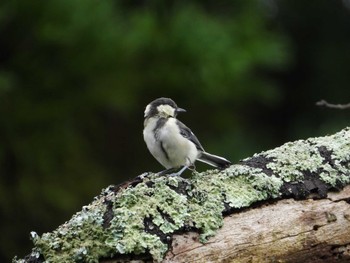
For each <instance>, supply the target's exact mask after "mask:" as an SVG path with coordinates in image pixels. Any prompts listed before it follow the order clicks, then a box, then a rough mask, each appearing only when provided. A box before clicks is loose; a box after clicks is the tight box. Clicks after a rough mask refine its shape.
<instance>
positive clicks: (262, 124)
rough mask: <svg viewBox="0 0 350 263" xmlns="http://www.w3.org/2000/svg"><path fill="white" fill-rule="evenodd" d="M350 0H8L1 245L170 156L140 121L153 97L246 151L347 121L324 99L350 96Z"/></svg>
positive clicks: (229, 152)
mask: <svg viewBox="0 0 350 263" xmlns="http://www.w3.org/2000/svg"><path fill="white" fill-rule="evenodd" d="M347 2H348V1H345V0H344V1H327V0H322V1H316V0H312V1H307V2H302V1H286V0H285V1H282V0H281V1H277V0H276V1H273V0H250V1H245V0H235V1H196V0H191V1H190V0H187V1H185V0H179V1H159V0H151V1H126V0H124V1H122V0H114V1H112V0H103V1H98V0H51V1H44V0H33V1H25V0H14V1H13V0H3V1H1V3H0V164H1V165H0V173H1V176H0V195H1V198H0V209H1V210H0V213H1V221H2V224H1V232H2V235H1V238H0V243H1V246H0V249H1V255H0V259H2V258H3V259H4V260H7V261H8V260H9V259H10V258H11V257H13V256H14V255H15V254H18V255H19V256H23V255H24V254H25V253H27V252H28V251H29V248H30V247H31V244H30V242H29V240H28V234H29V232H30V231H31V230H35V231H37V232H38V233H41V232H43V231H50V230H52V229H54V228H55V227H56V226H57V225H58V224H61V223H63V222H64V221H65V220H67V219H69V217H70V215H71V214H72V213H73V212H75V211H77V210H79V209H80V207H81V206H82V205H83V204H85V203H87V202H89V201H90V200H91V198H92V197H93V196H95V195H97V194H98V193H99V192H100V189H101V188H102V187H105V186H107V185H109V184H117V183H120V182H122V181H123V180H126V179H127V178H131V177H134V176H136V175H138V174H140V173H142V172H144V171H148V170H153V171H156V170H160V169H161V167H160V165H158V164H157V163H156V161H155V160H153V158H152V157H151V156H150V154H149V153H148V152H147V150H146V147H145V145H144V142H143V139H142V134H141V131H142V128H143V126H142V122H143V110H144V107H145V105H146V104H147V103H149V102H150V101H151V100H153V99H154V98H157V97H160V96H168V97H171V98H173V99H174V100H175V101H176V102H177V103H178V104H179V105H180V106H181V107H183V108H187V110H188V113H186V114H184V115H182V116H180V118H181V119H182V120H183V121H184V122H185V123H187V124H188V125H189V126H190V127H191V128H192V129H193V130H194V132H195V133H196V135H197V136H198V137H199V139H200V140H201V141H202V144H203V145H204V146H205V148H206V149H207V150H208V151H210V152H213V153H217V154H220V155H223V156H225V157H227V158H229V159H231V160H232V161H234V162H237V161H238V160H239V159H240V158H243V157H247V156H248V155H251V154H253V153H254V152H256V151H260V150H263V149H268V148H269V147H274V146H277V145H279V144H280V143H282V142H284V141H287V140H291V139H296V138H300V137H301V136H316V135H321V134H323V133H331V132H333V131H336V130H337V129H338V128H342V127H343V126H346V125H348V120H347V118H348V117H349V116H348V115H349V114H348V113H346V112H345V113H344V112H342V113H334V112H332V113H330V112H329V111H327V110H324V111H320V110H319V109H317V108H315V107H314V102H315V101H317V100H319V99H321V98H326V99H329V100H331V101H332V100H333V101H335V102H339V103H341V102H343V103H345V102H349V98H350V96H349V93H350V92H349V89H348V87H347V85H348V83H349V81H350V74H349V72H348V71H349V67H348V62H349V59H350V53H349V52H348V47H349V46H350V32H349V31H350V27H349V26H348V25H349V22H350V21H349V20H350V18H349V9H347V8H348V7H347V6H348V5H349V4H347ZM315 7H317V8H315ZM203 168H206V167H203ZM9 240H11V242H9ZM1 261H2V260H1Z"/></svg>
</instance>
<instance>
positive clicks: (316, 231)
mask: <svg viewBox="0 0 350 263" xmlns="http://www.w3.org/2000/svg"><path fill="white" fill-rule="evenodd" d="M349 141H350V129H349V128H346V129H344V130H342V131H340V132H338V133H336V134H334V135H331V136H325V137H319V138H309V139H307V140H299V141H295V142H290V143H286V144H284V145H282V146H281V147H278V148H276V149H273V150H270V151H266V152H262V153H260V154H255V155H254V156H253V157H250V158H247V159H244V160H242V161H241V162H240V163H239V164H236V165H232V166H231V167H230V168H228V169H226V170H223V171H218V170H209V171H207V172H203V173H194V174H193V176H192V177H191V178H190V179H189V180H187V179H184V178H181V177H168V176H157V175H156V174H152V173H145V174H143V175H141V176H139V177H137V178H135V179H134V180H132V181H129V182H126V183H124V184H122V185H119V186H109V187H108V188H106V189H104V190H103V191H102V193H101V195H100V196H98V197H96V198H95V199H94V201H93V202H91V203H90V204H89V205H87V206H84V207H83V209H82V211H80V212H78V213H77V214H75V215H73V217H72V218H71V220H69V221H68V222H66V223H65V224H63V225H61V226H59V227H58V228H57V229H56V230H55V231H53V232H51V233H45V234H43V235H42V236H38V235H37V234H36V233H35V232H32V239H33V242H34V248H33V251H32V253H31V254H29V255H28V256H27V257H26V258H25V259H22V260H18V259H16V260H15V262H44V261H45V260H46V261H49V262H98V261H99V262H129V261H130V260H132V259H137V260H139V262H152V261H153V262H160V261H164V262H203V260H204V261H205V262H222V261H227V260H229V261H232V262H276V260H277V261H278V260H280V261H285V262H293V261H295V260H296V261H299V259H305V260H302V261H303V262H322V260H323V262H332V261H330V260H333V259H334V258H341V259H347V260H349V255H348V254H349V253H348V249H349V246H348V245H349V244H350V233H349V229H350V227H349V214H350V211H349V203H348V202H349V201H348V200H350V197H349V190H348V189H349V188H348V187H347V188H345V189H344V190H342V189H343V188H344V187H345V186H347V185H349V184H350V168H349V167H350V143H349ZM339 190H342V191H341V192H339V195H338V199H336V197H334V195H333V194H332V192H337V191H339ZM339 196H342V199H343V200H342V201H340V200H341V198H340V199H339ZM327 197H328V199H326V198H327ZM307 198H314V199H317V200H306V199H307ZM332 198H333V199H332ZM334 198H335V199H334ZM296 200H303V201H296ZM224 217H225V218H224ZM331 255H335V256H333V257H332V256H331ZM337 262H338V261H337Z"/></svg>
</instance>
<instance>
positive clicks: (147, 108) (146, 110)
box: [144, 104, 151, 117]
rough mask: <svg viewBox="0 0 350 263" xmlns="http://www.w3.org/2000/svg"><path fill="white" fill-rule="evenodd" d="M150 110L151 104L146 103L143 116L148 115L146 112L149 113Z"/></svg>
mask: <svg viewBox="0 0 350 263" xmlns="http://www.w3.org/2000/svg"><path fill="white" fill-rule="evenodd" d="M150 110H151V105H149V104H148V105H147V107H146V109H145V115H144V117H146V116H147V115H148V113H149V111H150Z"/></svg>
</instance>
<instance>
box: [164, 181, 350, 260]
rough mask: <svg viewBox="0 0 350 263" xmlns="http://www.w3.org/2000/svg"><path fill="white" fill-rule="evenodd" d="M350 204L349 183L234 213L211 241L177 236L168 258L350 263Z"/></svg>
mask: <svg viewBox="0 0 350 263" xmlns="http://www.w3.org/2000/svg"><path fill="white" fill-rule="evenodd" d="M349 202H350V187H349V186H348V187H347V188H346V189H344V190H343V191H342V192H341V194H334V193H331V194H329V197H328V198H327V199H322V200H313V199H308V200H303V201H295V200H293V199H287V200H280V201H278V202H276V203H274V204H267V205H264V206H262V207H259V208H255V209H249V210H247V211H243V212H240V213H237V214H233V215H231V216H227V217H225V219H224V225H223V227H222V228H221V229H220V230H219V231H218V232H217V234H216V235H215V236H214V237H212V238H210V239H209V241H208V242H207V243H206V244H202V243H200V242H199V241H198V234H197V233H186V234H183V235H175V236H174V239H173V246H172V250H171V251H169V252H168V254H167V256H166V259H165V260H164V262H259V263H260V262H350V204H349Z"/></svg>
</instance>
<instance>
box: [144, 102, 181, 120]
mask: <svg viewBox="0 0 350 263" xmlns="http://www.w3.org/2000/svg"><path fill="white" fill-rule="evenodd" d="M179 112H186V110H184V109H181V108H179V107H178V106H177V105H176V103H175V102H174V101H173V100H172V99H169V98H158V99H155V100H154V101H152V102H151V103H150V104H148V105H147V106H146V109H145V118H151V117H156V116H157V117H163V118H169V117H174V118H175V117H176V115H177V114H178V113H179Z"/></svg>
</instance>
